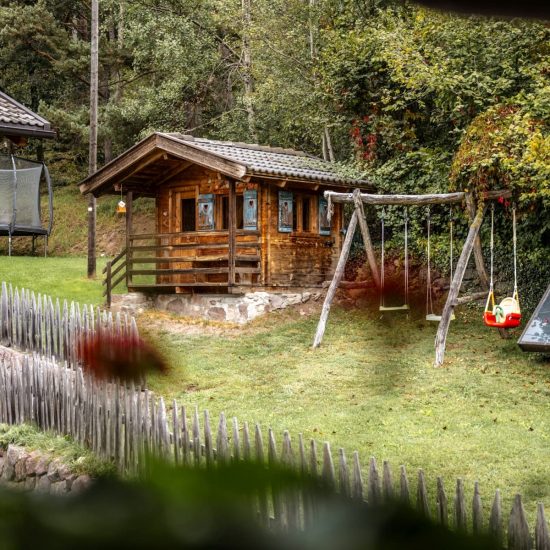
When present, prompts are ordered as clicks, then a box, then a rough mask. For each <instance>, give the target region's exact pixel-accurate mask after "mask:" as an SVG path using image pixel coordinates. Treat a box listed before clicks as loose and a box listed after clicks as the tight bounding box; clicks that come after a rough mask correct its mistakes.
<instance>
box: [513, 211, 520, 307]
mask: <svg viewBox="0 0 550 550" xmlns="http://www.w3.org/2000/svg"><path fill="white" fill-rule="evenodd" d="M512 240H513V243H514V294H513V295H512V296H513V298H514V299H515V300H516V301H517V302H518V307H519V295H518V267H517V237H516V205H515V204H514V205H513V206H512Z"/></svg>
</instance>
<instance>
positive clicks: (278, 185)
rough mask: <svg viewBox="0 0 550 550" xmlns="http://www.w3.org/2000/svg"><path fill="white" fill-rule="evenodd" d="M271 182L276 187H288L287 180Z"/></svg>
mask: <svg viewBox="0 0 550 550" xmlns="http://www.w3.org/2000/svg"><path fill="white" fill-rule="evenodd" d="M270 183H272V184H273V185H275V186H276V187H280V188H281V189H284V188H285V187H286V184H287V180H275V181H272V182H270Z"/></svg>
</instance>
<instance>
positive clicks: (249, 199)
mask: <svg viewBox="0 0 550 550" xmlns="http://www.w3.org/2000/svg"><path fill="white" fill-rule="evenodd" d="M243 229H245V230H249V231H255V230H256V229H258V191H256V189H249V190H248V191H245V192H244V193H243Z"/></svg>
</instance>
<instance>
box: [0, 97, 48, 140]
mask: <svg viewBox="0 0 550 550" xmlns="http://www.w3.org/2000/svg"><path fill="white" fill-rule="evenodd" d="M0 135H3V136H28V137H41V138H54V137H55V132H54V131H53V130H52V128H51V125H50V123H49V122H48V121H47V120H46V119H45V118H42V117H41V116H40V115H37V114H36V113H34V112H33V111H31V110H30V109H27V107H25V106H24V105H21V103H19V102H18V101H15V99H13V98H12V97H10V96H9V95H7V94H5V93H3V92H0Z"/></svg>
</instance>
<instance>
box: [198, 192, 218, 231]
mask: <svg viewBox="0 0 550 550" xmlns="http://www.w3.org/2000/svg"><path fill="white" fill-rule="evenodd" d="M198 211H199V223H198V229H199V231H213V230H214V195H213V194H211V193H207V194H205V195H199V203H198Z"/></svg>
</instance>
